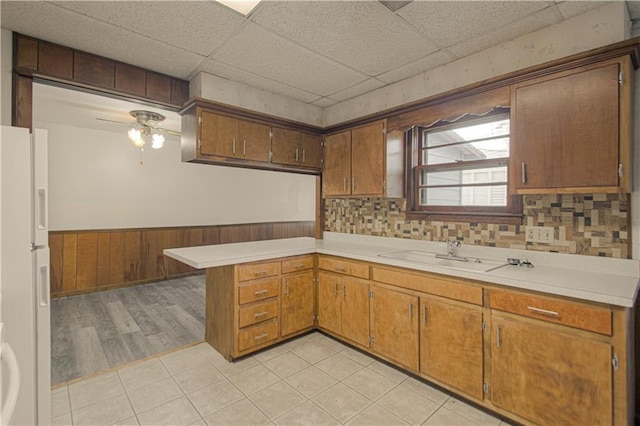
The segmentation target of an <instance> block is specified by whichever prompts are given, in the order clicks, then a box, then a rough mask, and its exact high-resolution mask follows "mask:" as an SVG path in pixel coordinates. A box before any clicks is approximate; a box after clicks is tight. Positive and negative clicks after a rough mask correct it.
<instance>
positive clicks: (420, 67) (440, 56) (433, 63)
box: [376, 50, 456, 84]
mask: <svg viewBox="0 0 640 426" xmlns="http://www.w3.org/2000/svg"><path fill="white" fill-rule="evenodd" d="M455 59H456V57H455V56H453V55H452V54H451V53H449V52H447V51H444V50H438V51H437V52H434V53H432V54H430V55H427V56H425V57H424V58H420V59H418V60H417V61H413V62H411V63H409V64H407V65H403V66H401V67H398V68H396V69H394V70H391V71H389V72H386V73H384V74H380V75H378V76H376V78H377V79H378V80H382V81H384V82H385V83H387V84H391V83H395V82H396V81H400V80H404V79H406V78H409V77H413V76H414V75H418V74H421V73H423V72H425V71H429V70H430V69H433V68H436V67H439V66H440V65H444V64H448V63H449V62H451V61H453V60H455Z"/></svg>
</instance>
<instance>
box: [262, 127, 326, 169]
mask: <svg viewBox="0 0 640 426" xmlns="http://www.w3.org/2000/svg"><path fill="white" fill-rule="evenodd" d="M271 149H272V152H273V156H272V158H271V161H272V162H273V163H277V164H286V165H291V166H300V167H311V168H316V169H317V168H320V167H321V166H322V138H321V137H320V135H312V134H309V133H304V132H299V131H297V130H291V129H284V128H281V127H274V128H273V138H272V140H271Z"/></svg>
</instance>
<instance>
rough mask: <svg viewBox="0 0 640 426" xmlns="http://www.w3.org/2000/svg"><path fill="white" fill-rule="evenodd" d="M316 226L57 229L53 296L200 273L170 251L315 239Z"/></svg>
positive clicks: (270, 224)
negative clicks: (182, 248)
mask: <svg viewBox="0 0 640 426" xmlns="http://www.w3.org/2000/svg"><path fill="white" fill-rule="evenodd" d="M314 230H315V223H314V222H313V221H308V222H307V221H305V222H268V223H249V224H237V225H212V226H185V227H179V228H144V229H122V230H83V231H52V232H50V233H49V247H50V250H51V276H50V279H51V284H50V288H51V295H52V296H53V297H60V296H68V295H72V294H81V293H88V292H91V291H97V290H107V289H110V288H117V287H124V286H130V285H136V284H144V283H148V282H152V281H158V280H162V279H167V278H171V277H176V276H181V275H186V274H193V273H197V272H198V270H197V269H195V268H192V267H190V266H188V265H186V264H184V263H182V262H178V261H177V260H174V259H171V258H168V257H165V256H164V254H163V251H164V249H167V248H179V247H195V246H202V245H215V244H224V243H238V242H247V241H261V240H271V239H278V238H293V237H313V236H314Z"/></svg>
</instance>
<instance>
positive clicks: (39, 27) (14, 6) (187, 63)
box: [1, 1, 204, 78]
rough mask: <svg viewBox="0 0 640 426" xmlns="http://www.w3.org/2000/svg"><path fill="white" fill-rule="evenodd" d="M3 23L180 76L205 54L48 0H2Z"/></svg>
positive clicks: (49, 39) (35, 34)
mask: <svg viewBox="0 0 640 426" xmlns="http://www.w3.org/2000/svg"><path fill="white" fill-rule="evenodd" d="M1 7H2V26H3V27H4V28H8V29H10V30H13V31H17V32H19V33H23V34H28V35H31V36H33V37H37V38H41V39H44V40H48V41H50V42H53V43H58V44H61V45H64V46H68V47H72V48H75V49H79V50H83V51H86V52H89V53H94V54H96V55H101V56H105V57H107V58H111V59H115V60H118V61H122V62H125V63H129V64H134V65H137V66H140V67H143V68H148V69H150V70H153V71H157V72H160V73H164V74H168V75H171V76H174V77H178V78H186V77H187V76H189V75H190V74H191V73H192V72H193V70H194V69H195V68H196V67H197V66H198V65H199V64H200V63H201V62H202V61H203V60H204V57H202V56H200V55H196V54H194V53H191V52H187V51H185V50H182V49H178V48H175V47H172V46H169V45H167V44H166V43H162V42H160V41H157V40H154V39H152V38H149V37H145V36H141V35H138V34H135V33H132V32H130V31H126V30H124V29H122V28H118V27H115V26H113V25H110V24H106V23H103V22H99V21H96V20H94V19H89V18H87V17H85V16H83V15H80V14H78V13H75V12H71V11H69V10H66V9H62V8H60V7H57V6H55V5H52V4H50V3H46V2H4V1H3V2H2V4H1Z"/></svg>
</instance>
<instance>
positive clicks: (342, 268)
mask: <svg viewBox="0 0 640 426" xmlns="http://www.w3.org/2000/svg"><path fill="white" fill-rule="evenodd" d="M333 269H334V270H336V271H338V272H345V271H346V268H345V267H344V266H336V267H335V268H333Z"/></svg>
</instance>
